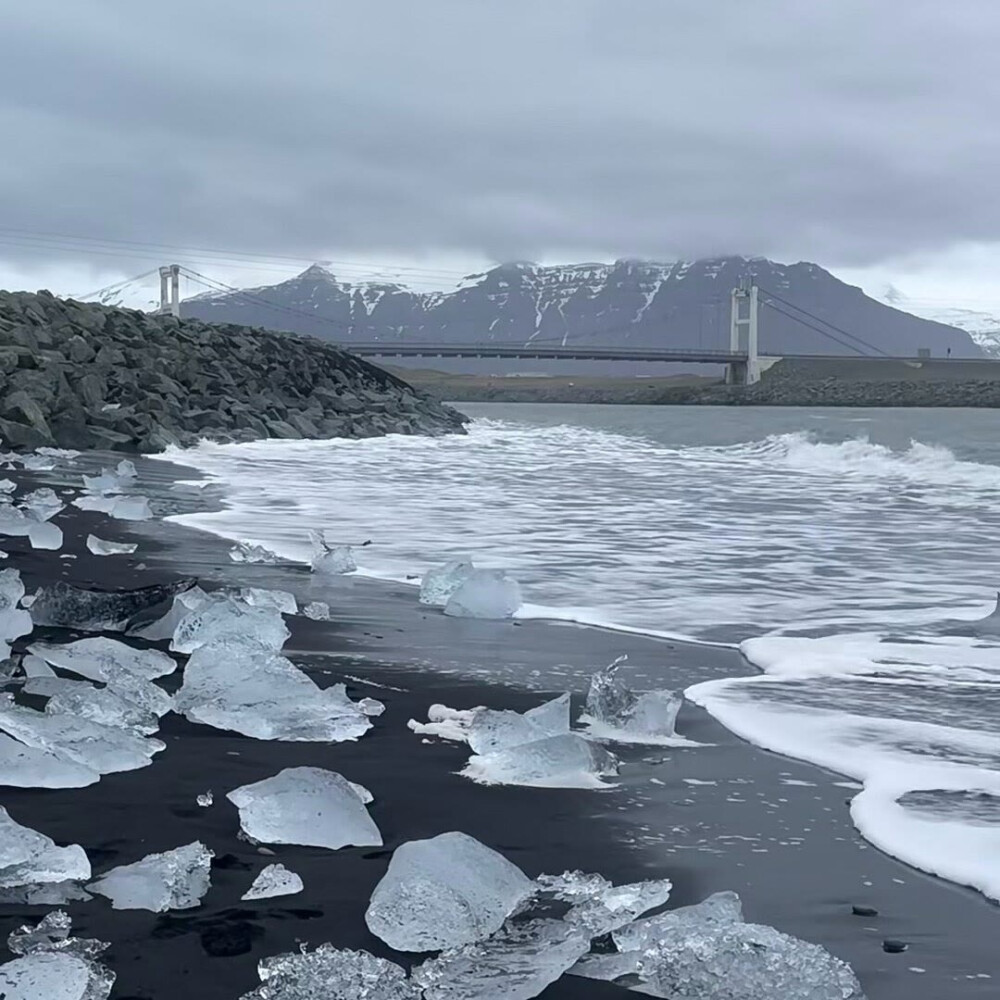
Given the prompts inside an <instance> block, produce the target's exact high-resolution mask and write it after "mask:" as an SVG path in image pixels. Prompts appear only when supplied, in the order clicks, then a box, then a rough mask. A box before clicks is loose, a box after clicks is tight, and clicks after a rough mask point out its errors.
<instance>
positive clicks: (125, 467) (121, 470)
mask: <svg viewBox="0 0 1000 1000" xmlns="http://www.w3.org/2000/svg"><path fill="white" fill-rule="evenodd" d="M115 475H116V476H117V477H118V478H119V479H122V480H126V479H135V477H136V476H138V475H139V473H138V472H137V471H136V467H135V462H133V461H132V460H131V459H130V458H123V459H122V460H121V461H120V462H119V463H118V464H117V465H116V466H115Z"/></svg>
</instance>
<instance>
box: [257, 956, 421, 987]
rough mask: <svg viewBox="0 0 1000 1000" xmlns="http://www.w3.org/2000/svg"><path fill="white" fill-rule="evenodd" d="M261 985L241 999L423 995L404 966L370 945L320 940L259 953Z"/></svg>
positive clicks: (258, 971) (258, 968)
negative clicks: (359, 947) (349, 946)
mask: <svg viewBox="0 0 1000 1000" xmlns="http://www.w3.org/2000/svg"><path fill="white" fill-rule="evenodd" d="M257 974H258V975H259V976H260V979H261V982H262V983H263V985H262V986H259V987H258V988H257V989H255V990H253V991H252V992H250V993H245V994H244V995H243V996H242V998H241V1000H420V997H421V993H420V990H419V989H418V988H417V987H416V986H415V985H413V984H412V983H411V982H410V981H409V980H408V979H407V978H406V972H405V970H403V969H401V968H400V967H399V966H398V965H395V964H393V963H392V962H390V961H388V960H387V959H384V958H376V957H375V956H374V955H370V954H369V953H368V952H367V951H348V950H346V949H340V948H334V947H333V945H332V944H321V945H320V946H319V947H318V948H317V949H316V950H315V951H305V950H304V949H303V950H302V951H293V952H287V953H286V954H284V955H274V956H272V957H270V958H264V959H261V961H260V962H259V963H258V965H257Z"/></svg>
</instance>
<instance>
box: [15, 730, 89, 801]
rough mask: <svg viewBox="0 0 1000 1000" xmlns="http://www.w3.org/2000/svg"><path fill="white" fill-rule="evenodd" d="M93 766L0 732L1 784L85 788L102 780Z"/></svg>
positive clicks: (17, 786)
mask: <svg viewBox="0 0 1000 1000" xmlns="http://www.w3.org/2000/svg"><path fill="white" fill-rule="evenodd" d="M100 777H101V776H100V774H99V773H98V772H97V771H95V770H93V769H92V768H89V767H85V766H84V765H83V764H77V763H76V762H75V761H72V760H65V759H64V758H62V757H59V756H58V755H56V754H54V753H52V752H51V751H49V750H42V749H39V748H38V747H29V746H26V745H25V744H24V743H19V742H18V741H17V740H13V739H11V738H10V737H9V736H8V735H7V734H6V733H0V785H9V786H12V787H15V788H85V787H86V786H87V785H93V784H94V783H95V782H96V781H98V780H100Z"/></svg>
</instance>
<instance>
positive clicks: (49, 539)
mask: <svg viewBox="0 0 1000 1000" xmlns="http://www.w3.org/2000/svg"><path fill="white" fill-rule="evenodd" d="M0 535H9V536H10V537H13V538H27V539H28V542H29V543H30V544H31V547H32V548H33V549H49V550H53V551H54V550H56V549H60V548H62V543H63V533H62V529H61V528H59V527H58V525H55V524H49V522H48V521H40V520H38V518H36V517H34V516H31V515H28V514H25V513H24V512H23V511H21V510H18V509H17V508H15V507H4V508H3V509H2V510H0Z"/></svg>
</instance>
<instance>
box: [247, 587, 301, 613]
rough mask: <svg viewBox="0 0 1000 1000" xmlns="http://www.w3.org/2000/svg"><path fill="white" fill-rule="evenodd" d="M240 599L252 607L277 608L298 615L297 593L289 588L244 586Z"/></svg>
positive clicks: (282, 611)
mask: <svg viewBox="0 0 1000 1000" xmlns="http://www.w3.org/2000/svg"><path fill="white" fill-rule="evenodd" d="M239 599H240V600H241V601H243V603H244V604H249V605H250V607H252V608H277V610H278V611H280V612H281V613H282V614H283V615H297V614H298V613H299V605H298V602H297V601H296V600H295V595H294V594H290V593H289V592H288V591H287V590H264V589H263V588H262V587H243V588H242V589H241V590H240V592H239Z"/></svg>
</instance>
